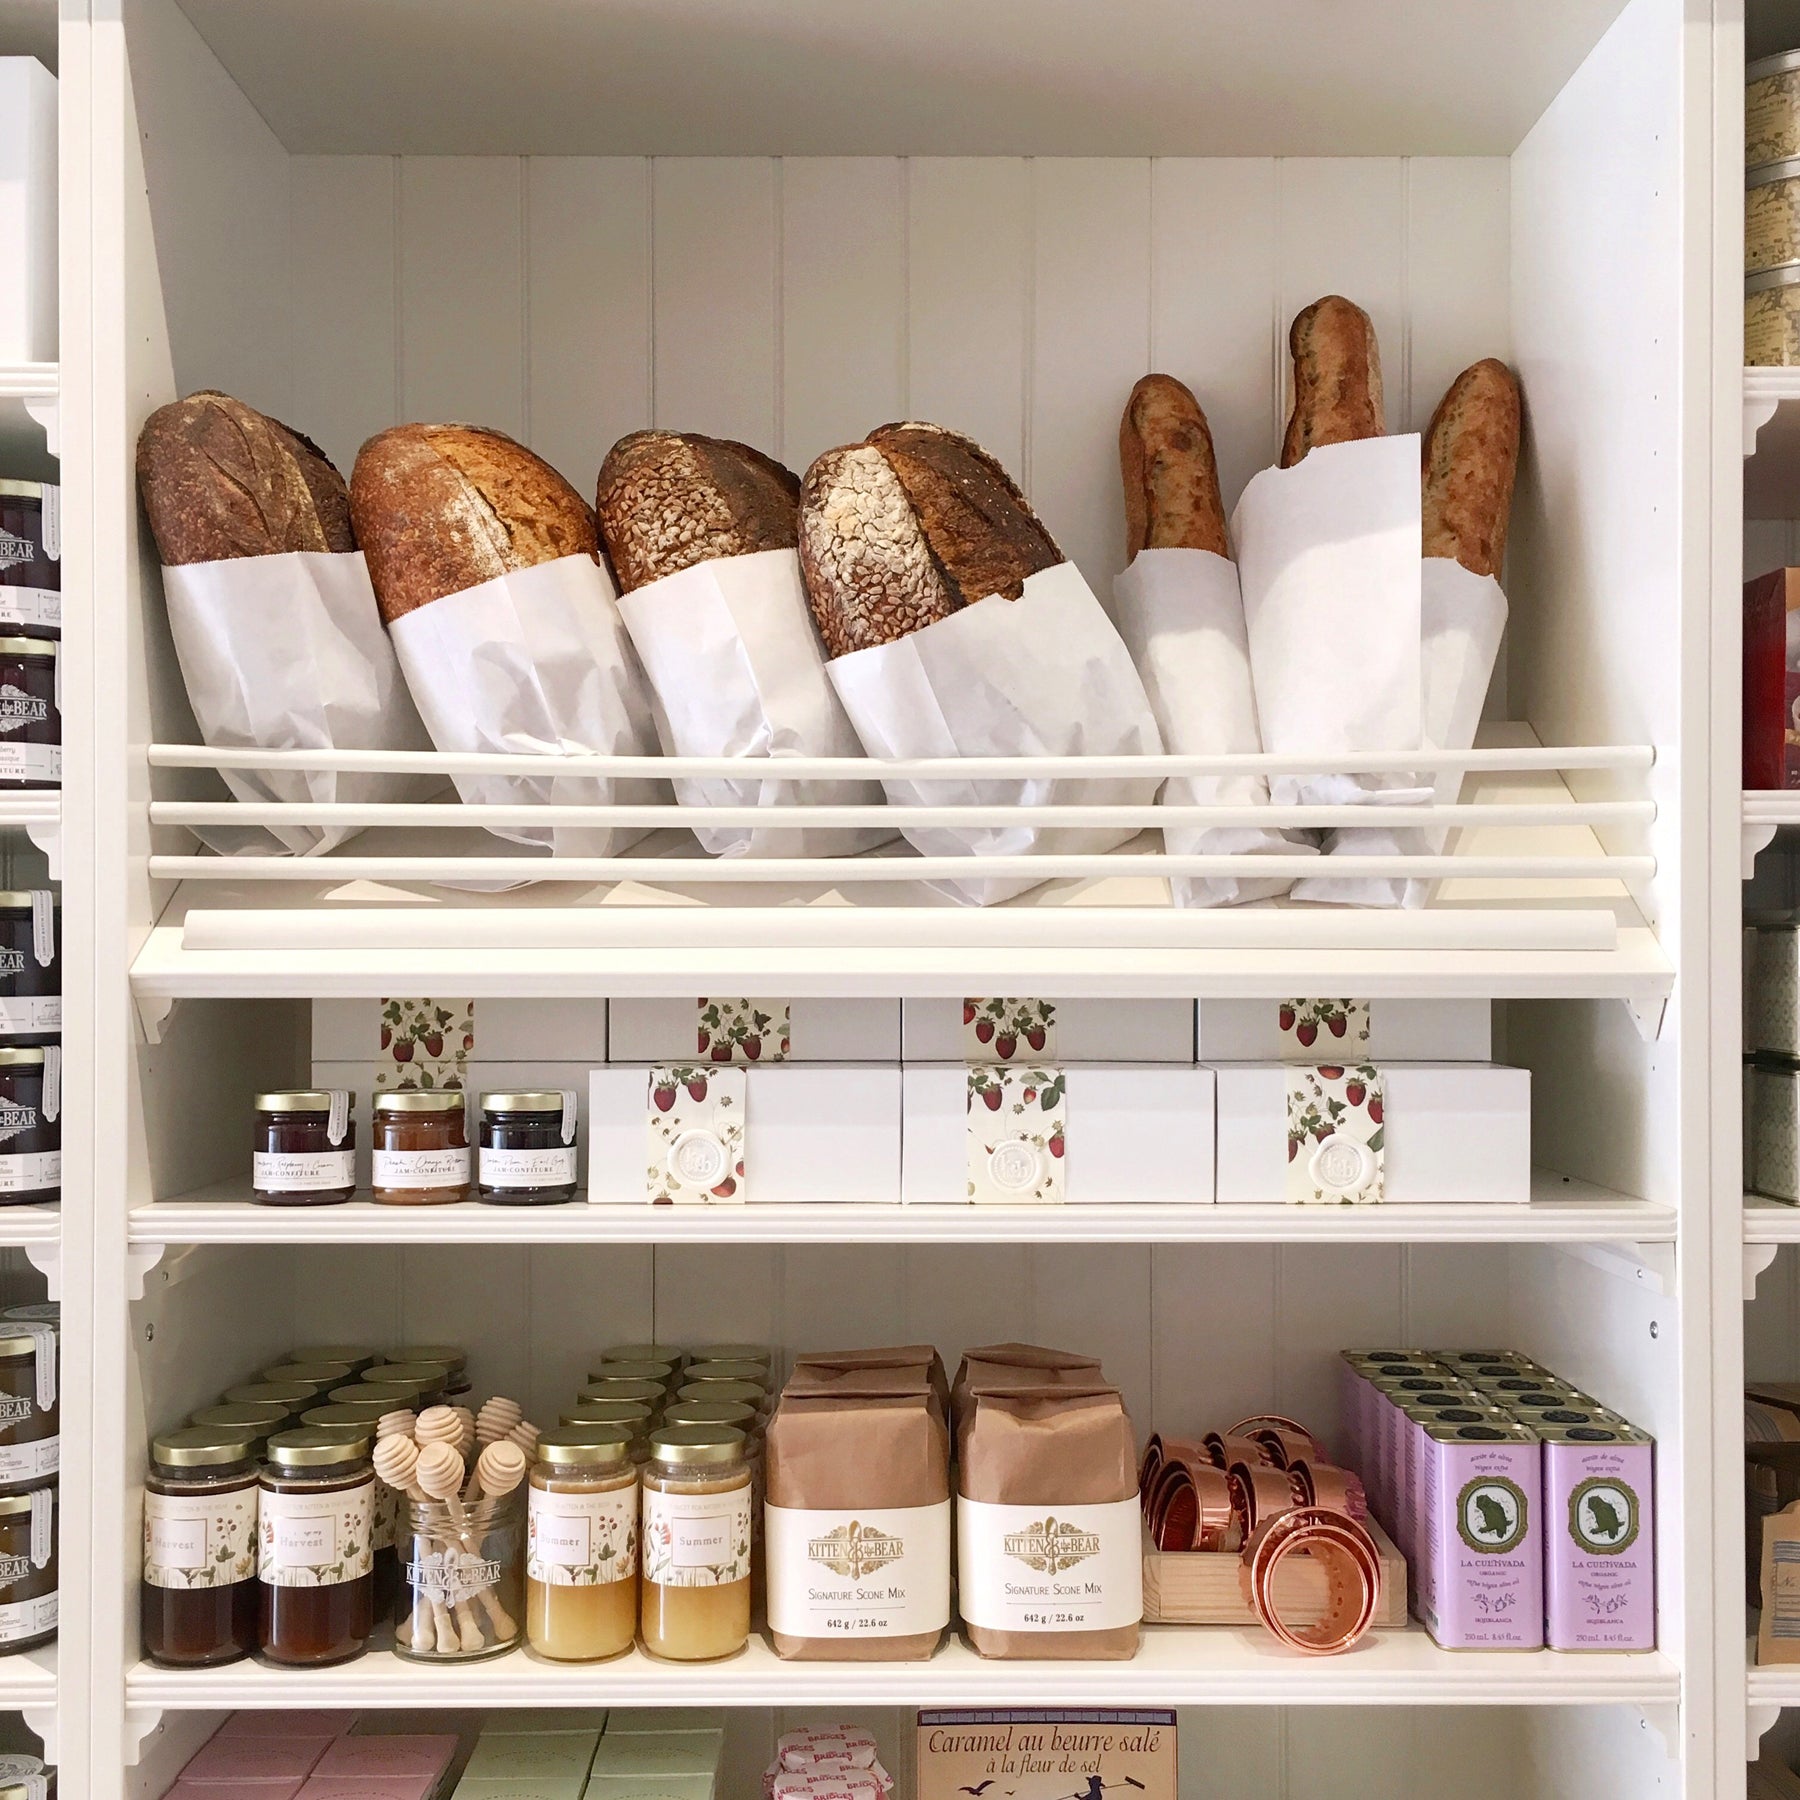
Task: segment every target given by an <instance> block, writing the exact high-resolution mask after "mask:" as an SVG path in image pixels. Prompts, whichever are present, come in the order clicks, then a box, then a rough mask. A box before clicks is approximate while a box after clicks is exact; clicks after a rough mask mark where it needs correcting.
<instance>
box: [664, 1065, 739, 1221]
mask: <svg viewBox="0 0 1800 1800" xmlns="http://www.w3.org/2000/svg"><path fill="white" fill-rule="evenodd" d="M745 1091H746V1087H745V1072H744V1070H743V1069H741V1068H730V1067H720V1066H719V1065H718V1064H709V1065H697V1064H696V1065H683V1064H665V1065H663V1066H661V1067H658V1068H654V1069H652V1070H651V1071H650V1076H649V1099H648V1107H647V1118H648V1121H649V1124H648V1133H649V1158H648V1166H647V1168H646V1170H645V1177H646V1181H647V1183H648V1189H649V1195H648V1197H649V1199H650V1200H651V1201H652V1203H654V1204H655V1205H658V1206H670V1205H697V1206H713V1205H718V1204H720V1203H737V1202H740V1201H742V1200H743V1199H744V1198H745V1178H744V1135H745V1118H746V1109H745V1106H744V1096H745Z"/></svg>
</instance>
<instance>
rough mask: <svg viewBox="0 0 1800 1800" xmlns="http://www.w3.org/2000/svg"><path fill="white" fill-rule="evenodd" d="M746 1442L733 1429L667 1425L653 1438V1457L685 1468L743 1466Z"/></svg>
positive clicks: (651, 1439)
mask: <svg viewBox="0 0 1800 1800" xmlns="http://www.w3.org/2000/svg"><path fill="white" fill-rule="evenodd" d="M744 1441H745V1440H744V1434H743V1433H742V1432H741V1431H739V1430H737V1429H736V1428H735V1427H734V1426H731V1425H665V1426H664V1427H663V1428H662V1429H661V1430H660V1431H653V1432H651V1434H650V1456H651V1460H652V1461H654V1462H661V1463H678V1464H681V1465H682V1466H683V1467H687V1466H698V1465H701V1464H717V1463H734V1462H742V1461H743V1460H744Z"/></svg>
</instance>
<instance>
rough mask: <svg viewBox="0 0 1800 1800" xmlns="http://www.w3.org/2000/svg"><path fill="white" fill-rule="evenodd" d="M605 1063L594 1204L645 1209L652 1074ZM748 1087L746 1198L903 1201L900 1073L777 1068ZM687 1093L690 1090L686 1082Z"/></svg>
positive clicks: (593, 1097)
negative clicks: (901, 1197) (901, 1185)
mask: <svg viewBox="0 0 1800 1800" xmlns="http://www.w3.org/2000/svg"><path fill="white" fill-rule="evenodd" d="M659 1066H661V1067H668V1066H676V1067H691V1068H692V1069H693V1071H694V1073H695V1074H696V1076H706V1077H708V1078H709V1080H710V1078H712V1077H714V1076H716V1075H718V1074H719V1073H721V1071H719V1070H716V1069H711V1068H707V1067H704V1066H703V1065H698V1064H690V1065H652V1064H624V1063H609V1064H608V1065H606V1067H604V1068H599V1069H594V1070H592V1071H590V1073H589V1077H588V1198H589V1200H591V1201H593V1202H595V1203H596V1204H601V1205H615V1204H636V1205H644V1204H646V1203H647V1202H648V1200H649V1199H650V1197H651V1196H650V1194H649V1192H648V1189H647V1185H646V1169H647V1166H648V1162H649V1156H650V1147H651V1125H650V1114H651V1111H652V1109H653V1106H654V1104H655V1103H654V1101H653V1099H652V1096H651V1092H650V1074H651V1069H652V1068H653V1067H659ZM724 1073H727V1074H734V1075H736V1076H739V1077H741V1079H742V1084H743V1085H742V1093H743V1099H742V1111H743V1149H742V1161H743V1163H744V1178H743V1190H742V1191H743V1197H744V1198H745V1199H747V1200H748V1201H749V1202H750V1203H751V1204H755V1203H756V1202H758V1201H768V1202H780V1203H784V1204H785V1203H788V1202H797V1201H860V1202H873V1201H881V1202H889V1203H891V1202H893V1201H896V1200H898V1199H899V1197H900V1071H899V1070H898V1069H896V1068H883V1067H879V1066H875V1065H868V1064H854V1063H853V1064H813V1065H805V1064H795V1063H777V1064H774V1065H772V1066H770V1067H766V1068H762V1067H758V1068H747V1069H738V1070H732V1071H724ZM683 1088H684V1091H685V1084H683Z"/></svg>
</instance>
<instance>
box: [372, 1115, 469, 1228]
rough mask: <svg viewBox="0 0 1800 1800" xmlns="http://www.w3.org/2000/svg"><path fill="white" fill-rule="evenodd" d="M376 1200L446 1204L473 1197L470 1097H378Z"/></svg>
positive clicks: (385, 1202) (392, 1203)
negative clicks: (470, 1192)
mask: <svg viewBox="0 0 1800 1800" xmlns="http://www.w3.org/2000/svg"><path fill="white" fill-rule="evenodd" d="M374 1113H375V1148H374V1158H373V1164H374V1173H373V1180H372V1182H371V1184H370V1186H371V1193H370V1198H372V1199H374V1200H378V1201H380V1202H382V1203H383V1204H385V1205H389V1206H446V1205H450V1204H453V1203H454V1202H456V1201H458V1200H466V1199H468V1197H469V1132H468V1116H467V1113H466V1111H465V1097H464V1096H463V1094H461V1093H460V1092H459V1091H458V1090H456V1089H454V1088H420V1089H413V1088H407V1089H403V1090H401V1091H399V1092H397V1093H391V1094H377V1095H376V1096H375V1105H374Z"/></svg>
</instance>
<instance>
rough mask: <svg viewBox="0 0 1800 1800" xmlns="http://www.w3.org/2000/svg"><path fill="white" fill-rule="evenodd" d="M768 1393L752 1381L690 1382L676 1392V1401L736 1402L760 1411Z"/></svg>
mask: <svg viewBox="0 0 1800 1800" xmlns="http://www.w3.org/2000/svg"><path fill="white" fill-rule="evenodd" d="M768 1397H769V1395H768V1391H767V1389H765V1388H760V1387H758V1386H757V1385H756V1383H755V1382H753V1381H690V1382H687V1383H686V1384H685V1385H683V1386H682V1387H680V1388H678V1389H677V1390H676V1394H675V1398H676V1399H677V1400H737V1401H741V1402H742V1403H743V1404H744V1405H745V1406H754V1407H755V1408H757V1410H758V1411H761V1409H762V1406H763V1403H764V1402H765V1401H766V1400H767V1399H768Z"/></svg>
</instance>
